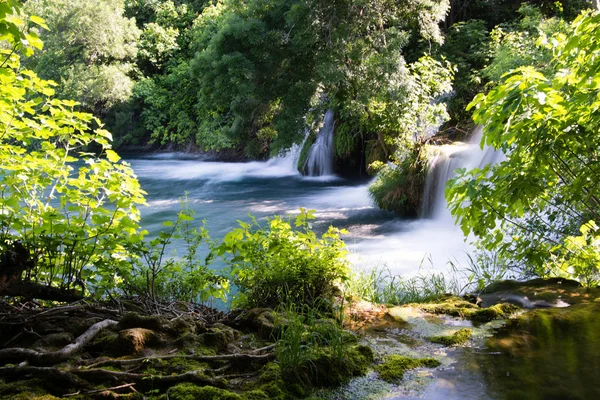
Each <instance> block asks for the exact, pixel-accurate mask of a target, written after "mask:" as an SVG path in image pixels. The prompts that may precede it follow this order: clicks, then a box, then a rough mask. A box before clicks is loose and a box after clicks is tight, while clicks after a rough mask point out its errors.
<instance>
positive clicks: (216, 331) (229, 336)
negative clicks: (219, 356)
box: [200, 324, 239, 350]
mask: <svg viewBox="0 0 600 400" xmlns="http://www.w3.org/2000/svg"><path fill="white" fill-rule="evenodd" d="M200 336H201V337H202V341H203V343H204V344H205V345H206V346H209V347H214V348H216V349H218V350H225V349H226V348H227V345H228V344H229V343H231V342H233V341H234V340H235V339H237V338H238V337H239V332H238V331H236V330H235V329H233V328H231V327H229V326H227V325H223V324H214V325H212V327H211V328H210V329H209V330H208V332H206V333H203V334H202V335H200Z"/></svg>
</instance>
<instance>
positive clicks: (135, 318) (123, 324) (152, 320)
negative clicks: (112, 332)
mask: <svg viewBox="0 0 600 400" xmlns="http://www.w3.org/2000/svg"><path fill="white" fill-rule="evenodd" d="M168 325H169V321H168V320H167V319H166V318H165V317H163V316H161V315H150V316H146V315H140V314H138V313H134V312H129V313H127V314H125V315H124V316H123V318H121V321H119V324H118V325H117V329H119V330H123V329H130V328H145V329H150V330H153V331H161V330H162V329H164V327H168Z"/></svg>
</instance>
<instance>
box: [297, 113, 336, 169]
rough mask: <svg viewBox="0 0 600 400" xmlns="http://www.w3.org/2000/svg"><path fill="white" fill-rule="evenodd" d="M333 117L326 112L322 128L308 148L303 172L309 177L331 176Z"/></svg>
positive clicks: (332, 114)
mask: <svg viewBox="0 0 600 400" xmlns="http://www.w3.org/2000/svg"><path fill="white" fill-rule="evenodd" d="M334 130H335V115H334V112H333V110H327V112H326V113H325V118H324V119H323V127H322V128H321V130H319V133H318V134H317V140H316V141H315V142H314V143H313V145H312V146H311V147H310V150H309V153H308V157H307V159H306V164H304V170H305V171H306V172H307V175H309V176H324V175H333V132H334Z"/></svg>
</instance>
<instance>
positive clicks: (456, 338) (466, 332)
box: [427, 328, 473, 346]
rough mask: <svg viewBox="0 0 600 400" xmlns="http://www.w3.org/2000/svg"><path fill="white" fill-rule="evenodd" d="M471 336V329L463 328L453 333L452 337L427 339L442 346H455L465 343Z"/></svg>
mask: <svg viewBox="0 0 600 400" xmlns="http://www.w3.org/2000/svg"><path fill="white" fill-rule="evenodd" d="M472 335H473V331H472V330H471V329H469V328H463V329H459V330H458V331H456V332H454V333H453V334H452V335H443V336H430V337H428V338H427V339H428V340H429V341H430V342H432V343H438V344H443V345H444V346H457V345H460V344H463V343H466V342H467V341H468V340H469V339H471V336H472Z"/></svg>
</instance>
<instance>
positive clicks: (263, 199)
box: [126, 112, 497, 276]
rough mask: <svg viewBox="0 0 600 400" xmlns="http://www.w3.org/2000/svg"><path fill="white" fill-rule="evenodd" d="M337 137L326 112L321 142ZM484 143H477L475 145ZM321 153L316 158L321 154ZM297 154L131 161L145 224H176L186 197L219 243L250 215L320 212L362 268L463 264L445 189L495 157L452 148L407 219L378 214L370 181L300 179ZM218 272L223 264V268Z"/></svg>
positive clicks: (154, 228) (162, 156)
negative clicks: (414, 215)
mask: <svg viewBox="0 0 600 400" xmlns="http://www.w3.org/2000/svg"><path fill="white" fill-rule="evenodd" d="M332 130H333V113H330V112H328V113H327V115H326V118H325V124H324V128H323V129H322V132H321V135H320V136H319V138H322V137H325V136H326V135H325V134H327V135H329V134H330V133H332ZM479 138H480V136H476V137H475V141H477V143H478V141H479ZM318 140H319V139H318ZM318 140H317V141H318ZM327 140H330V139H327ZM321 149H322V148H321V147H318V149H317V150H315V151H317V152H318V153H319V154H321V152H322V150H321ZM299 150H300V149H299V147H295V148H293V149H292V150H290V151H289V152H288V154H285V155H283V156H280V157H277V158H274V159H271V160H269V161H267V162H247V163H226V162H214V161H209V160H207V159H204V158H202V157H193V156H189V155H186V154H183V153H159V154H155V155H148V156H143V157H139V156H138V157H127V156H126V159H127V160H128V161H129V162H130V163H131V165H132V167H133V169H134V171H135V173H136V174H137V176H138V178H139V180H140V182H141V185H142V187H143V188H144V190H145V191H146V192H147V193H148V194H147V200H148V206H147V207H142V225H143V226H144V228H145V229H147V230H148V231H149V232H150V233H151V234H154V235H155V234H157V233H158V232H159V231H160V229H161V223H162V222H163V221H165V220H169V219H170V220H173V219H174V218H175V216H176V214H177V212H178V211H179V209H180V207H181V205H180V199H181V198H183V197H184V196H186V195H187V201H188V204H189V206H190V207H192V208H193V209H194V210H195V211H196V213H197V218H198V219H205V220H206V221H207V227H208V229H209V232H210V234H211V236H212V238H213V239H221V238H222V237H223V236H224V235H225V234H226V233H227V232H229V231H230V230H231V229H233V228H235V227H236V226H237V225H238V223H237V221H238V220H243V221H248V220H249V216H248V214H252V215H254V216H256V217H257V218H259V219H260V218H264V217H267V216H271V215H274V214H279V215H286V214H289V215H293V214H295V213H297V212H298V209H299V208H300V207H303V208H307V209H314V210H316V217H317V220H316V221H315V224H314V228H315V229H316V230H317V231H319V232H323V231H325V230H326V229H327V227H328V226H329V225H333V226H336V227H339V228H346V229H347V230H348V231H349V234H348V235H346V236H345V237H344V239H345V240H346V243H347V245H348V248H349V250H350V259H351V261H352V263H353V264H354V266H355V268H357V269H361V268H373V267H383V266H385V267H387V268H389V269H390V271H391V272H392V273H394V274H400V275H406V276H411V275H415V274H417V273H418V272H419V267H420V266H421V265H422V263H423V262H424V266H426V267H428V268H429V267H434V268H435V269H437V270H438V271H439V270H444V269H445V268H447V267H448V266H447V264H448V262H449V261H453V262H456V263H458V264H461V263H464V262H465V253H466V252H467V251H468V250H469V247H468V245H467V244H466V243H465V241H464V239H463V235H462V233H461V231H460V230H459V229H458V228H457V227H456V226H455V225H454V222H453V221H452V218H451V217H450V215H449V213H448V211H447V209H446V202H445V200H444V197H443V191H444V185H445V182H446V180H447V179H449V178H450V177H451V176H452V171H453V170H454V168H455V167H459V166H470V165H472V166H478V165H480V164H481V163H482V162H488V161H489V160H492V159H493V158H494V157H497V155H494V154H491V153H490V151H489V150H485V151H481V150H480V149H479V148H478V145H476V144H475V143H472V144H469V145H454V146H448V148H447V149H446V150H445V151H442V152H441V153H440V154H441V155H440V156H438V158H437V159H436V160H435V162H434V167H433V168H432V171H431V173H430V175H429V177H428V179H427V188H426V193H425V200H424V209H425V210H428V211H427V212H426V214H425V217H424V218H420V219H416V220H408V219H402V218H399V217H397V216H395V215H394V214H393V213H390V212H387V211H383V210H380V209H378V208H377V207H376V206H375V205H374V204H373V202H372V200H371V198H370V197H369V193H368V185H369V182H367V181H350V180H344V179H341V178H338V177H336V176H333V175H331V174H325V175H321V176H314V177H313V176H309V177H305V176H302V175H300V174H299V173H298V171H297V168H296V164H297V161H298V155H299ZM323 157H324V156H323ZM331 157H332V156H331V155H329V158H330V160H329V162H331ZM320 170H321V171H328V170H327V169H326V168H322V169H320ZM179 252H180V251H179ZM214 267H215V268H217V269H220V268H222V267H223V264H220V263H219V262H218V261H217V263H216V264H215V265H214Z"/></svg>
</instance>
